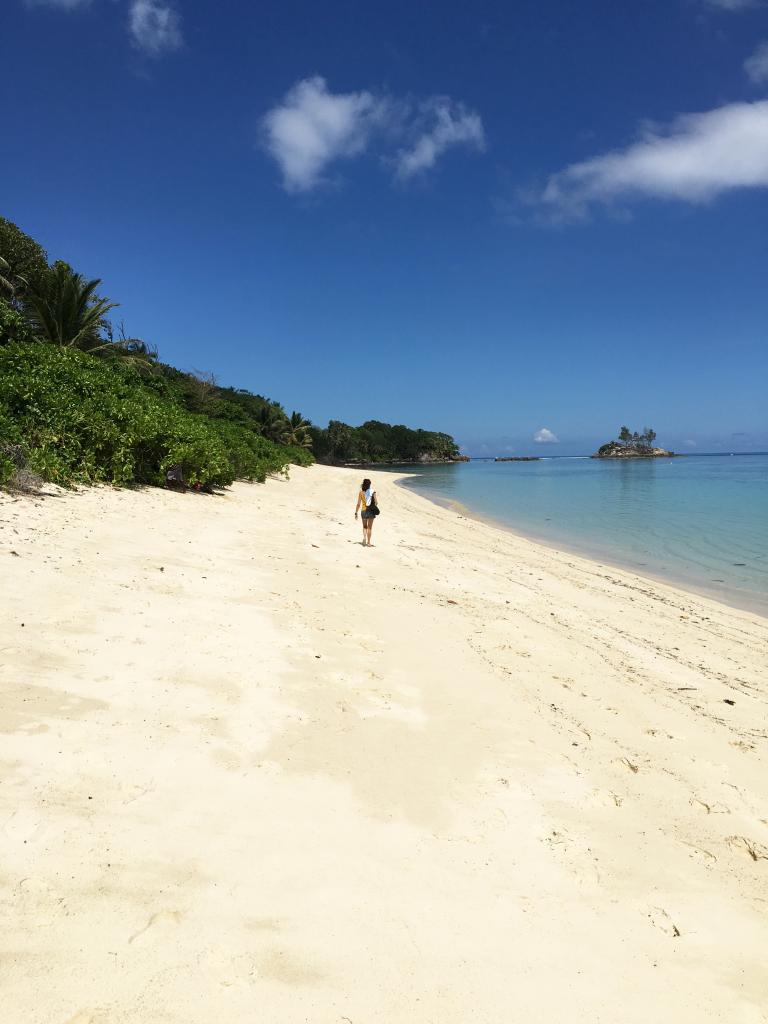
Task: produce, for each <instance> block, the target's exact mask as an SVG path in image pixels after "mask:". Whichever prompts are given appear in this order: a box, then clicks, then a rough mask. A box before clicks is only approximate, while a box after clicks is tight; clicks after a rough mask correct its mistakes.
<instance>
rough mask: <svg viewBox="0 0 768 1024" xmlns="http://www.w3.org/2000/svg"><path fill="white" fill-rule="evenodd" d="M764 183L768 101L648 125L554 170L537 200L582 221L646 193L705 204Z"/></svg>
mask: <svg viewBox="0 0 768 1024" xmlns="http://www.w3.org/2000/svg"><path fill="white" fill-rule="evenodd" d="M765 187H768V100H762V101H760V102H756V103H732V104H730V105H728V106H723V107H717V108H716V109H714V110H710V111H707V112H705V113H701V114H683V115H682V116H680V117H678V118H677V119H676V120H675V121H673V123H672V124H671V125H669V126H668V127H667V128H658V127H655V126H647V127H646V128H645V129H644V131H643V132H642V134H641V137H640V139H639V140H638V141H637V142H635V143H634V144H633V145H631V146H629V147H627V148H626V149H622V150H615V151H613V152H611V153H606V154H604V155H602V156H596V157H594V158H592V159H590V160H585V161H583V162H581V163H577V164H572V165H571V166H570V167H566V168H565V170H563V171H560V172H559V173H557V174H554V175H552V176H551V177H550V178H549V180H548V182H547V184H546V187H545V188H544V190H543V192H541V193H540V194H538V195H537V196H536V200H537V202H539V203H540V205H541V206H542V207H543V209H544V210H545V212H547V213H548V214H549V216H550V218H551V219H553V220H561V221H562V220H583V219H586V217H587V216H588V213H589V210H590V207H591V206H593V205H594V204H606V205H614V204H617V203H621V202H625V201H627V200H631V199H637V198H643V197H651V198H657V199H677V200H681V201H684V202H688V203H705V202H708V201H710V200H712V199H715V198H716V197H717V196H719V195H720V194H721V193H723V192H728V191H731V190H733V189H739V188H765Z"/></svg>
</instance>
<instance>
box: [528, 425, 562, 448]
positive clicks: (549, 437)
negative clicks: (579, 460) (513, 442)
mask: <svg viewBox="0 0 768 1024" xmlns="http://www.w3.org/2000/svg"><path fill="white" fill-rule="evenodd" d="M533 440H534V441H535V442H536V444H557V443H559V441H560V438H559V437H558V436H557V435H556V434H553V433H552V431H551V430H547V428H546V427H542V428H541V430H537V431H536V433H535V434H534V435H533Z"/></svg>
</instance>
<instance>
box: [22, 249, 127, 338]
mask: <svg viewBox="0 0 768 1024" xmlns="http://www.w3.org/2000/svg"><path fill="white" fill-rule="evenodd" d="M100 284H101V281H100V280H98V279H96V280H94V281H86V279H85V278H84V277H83V276H82V274H77V273H75V271H74V270H73V269H72V268H71V267H70V266H69V265H68V264H67V263H63V262H62V261H60V260H59V261H57V262H56V263H54V265H53V266H52V267H51V269H50V270H49V271H48V273H47V274H46V275H45V277H44V278H43V280H42V281H40V283H39V285H38V286H37V287H35V288H33V289H32V290H31V291H30V292H29V294H28V295H27V296H26V297H25V300H24V309H25V312H26V314H27V317H28V319H29V321H30V324H31V326H32V329H33V330H34V331H35V333H36V334H38V335H39V336H40V337H41V338H43V340H45V341H49V342H51V343H52V344H54V345H59V346H61V347H62V348H80V349H84V350H85V351H86V352H96V351H98V350H100V349H104V348H106V347H107V346H109V345H111V344H113V343H112V342H110V341H109V340H108V339H106V340H105V338H104V336H103V333H102V332H103V331H104V330H105V329H106V328H107V327H108V321H107V319H106V314H107V313H108V312H109V311H110V309H114V308H115V306H117V303H116V302H109V301H108V300H107V299H102V298H101V296H99V295H97V294H96V289H97V288H98V287H99V285H100Z"/></svg>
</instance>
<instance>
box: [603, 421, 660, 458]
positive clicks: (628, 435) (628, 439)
mask: <svg viewBox="0 0 768 1024" xmlns="http://www.w3.org/2000/svg"><path fill="white" fill-rule="evenodd" d="M655 440H656V431H655V430H651V428H650V427H646V428H645V430H644V431H643V432H642V434H638V433H637V431H635V432H634V433H632V432H631V431H630V429H629V427H622V428H621V430H620V431H619V437H618V440H616V441H608V443H607V444H602V445H600V447H599V448H598V449H597V451H596V452H595V454H594V455H593V456H592V458H593V459H669V458H675V457H676V456H677V452H670V451H667V449H666V448H657V447H656V446H655V445H654V443H653V442H654V441H655Z"/></svg>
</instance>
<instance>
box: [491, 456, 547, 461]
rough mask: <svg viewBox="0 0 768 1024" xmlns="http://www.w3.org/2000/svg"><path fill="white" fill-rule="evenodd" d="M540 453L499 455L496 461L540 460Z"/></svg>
mask: <svg viewBox="0 0 768 1024" xmlns="http://www.w3.org/2000/svg"><path fill="white" fill-rule="evenodd" d="M539 459H540V456H539V455H497V456H496V458H495V459H494V460H493V461H494V462H538V461H539Z"/></svg>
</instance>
